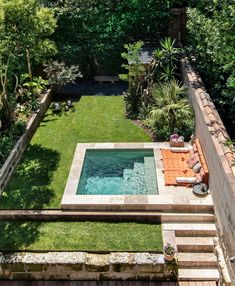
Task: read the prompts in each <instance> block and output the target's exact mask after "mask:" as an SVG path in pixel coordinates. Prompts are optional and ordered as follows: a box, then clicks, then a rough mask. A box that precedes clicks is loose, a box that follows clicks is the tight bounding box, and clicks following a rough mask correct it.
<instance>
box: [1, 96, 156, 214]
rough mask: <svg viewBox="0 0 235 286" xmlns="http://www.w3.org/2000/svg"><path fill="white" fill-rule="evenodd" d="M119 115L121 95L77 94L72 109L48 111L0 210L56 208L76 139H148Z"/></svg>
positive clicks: (140, 130)
mask: <svg viewBox="0 0 235 286" xmlns="http://www.w3.org/2000/svg"><path fill="white" fill-rule="evenodd" d="M149 141H151V138H150V137H149V136H148V135H147V134H146V133H145V132H144V130H142V129H141V128H139V127H138V126H136V125H134V124H133V123H132V122H131V121H130V120H127V119H126V118H125V116H124V102H123V97H121V96H83V97H82V98H81V100H80V101H79V102H77V103H76V104H75V111H69V112H68V113H62V115H55V114H53V113H52V112H51V110H49V111H48V113H47V114H46V116H45V118H44V120H43V122H42V123H41V125H40V127H39V128H38V130H37V132H36V133H35V135H34V137H33V139H32V141H31V144H30V146H29V147H28V149H27V151H26V153H25V155H24V157H23V159H22V160H21V162H20V164H19V166H18V168H17V170H16V172H15V174H14V175H13V178H12V179H11V181H10V183H9V184H8V187H7V188H6V191H5V192H4V193H3V195H2V197H1V198H0V208H5V209H7V208H12V209H21V208H24V209H30V208H37V209H41V208H60V202H61V198H62V194H63V191H64V187H65V184H66V180H67V177H68V173H69V169H70V166H71V163H72V158H73V154H74V151H75V147H76V145H77V143H79V142H80V143H81V142H149Z"/></svg>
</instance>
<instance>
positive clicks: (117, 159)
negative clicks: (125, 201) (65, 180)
mask: <svg viewBox="0 0 235 286" xmlns="http://www.w3.org/2000/svg"><path fill="white" fill-rule="evenodd" d="M156 194H158V190H157V177H156V170H155V162H154V154H153V150H144V149H141V150H126V149H125V150H107V149H106V150H87V151H86V155H85V159H84V163H83V169H82V173H81V177H80V181H79V184H78V188H77V195H156Z"/></svg>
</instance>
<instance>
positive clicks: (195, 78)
mask: <svg viewBox="0 0 235 286" xmlns="http://www.w3.org/2000/svg"><path fill="white" fill-rule="evenodd" d="M182 74H183V79H184V82H185V84H186V85H187V86H188V95H189V99H190V102H191V104H192V106H193V109H194V112H195V124H196V126H195V128H196V131H195V135H196V137H197V138H199V140H200V143H201V145H202V148H203V152H204V155H205V157H206V161H207V164H208V167H209V187H210V190H211V192H212V198H213V202H214V207H215V214H216V218H217V227H218V230H219V235H220V238H221V242H222V244H223V246H224V251H225V256H226V257H227V263H228V266H229V268H230V271H231V273H232V274H234V273H235V264H231V263H230V261H229V257H232V256H235V243H234V242H235V176H234V173H235V170H234V167H233V166H232V161H233V158H234V154H232V152H231V150H230V149H229V148H227V147H225V145H224V143H225V142H226V140H227V139H228V138H229V137H228V134H227V132H226V129H225V127H224V125H223V122H222V121H221V119H220V116H219V114H218V112H217V111H216V108H215V106H214V104H213V102H212V100H211V98H210V96H209V94H208V93H207V92H206V90H205V87H204V85H203V82H202V80H201V78H200V76H199V75H198V74H197V73H196V72H195V71H194V70H193V69H192V67H191V66H190V64H189V63H188V60H187V58H183V59H182Z"/></svg>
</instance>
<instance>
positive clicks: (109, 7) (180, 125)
mask: <svg viewBox="0 0 235 286" xmlns="http://www.w3.org/2000/svg"><path fill="white" fill-rule="evenodd" d="M180 2H182V1H161V0H159V1H153V0H137V1H136V0H131V1H130V0H128V1H108V0H102V1H97V0H89V1H83V0H81V1H67V0H62V1H51V0H43V1H38V0H29V1H26V2H25V1H23V0H0V42H1V44H0V167H2V166H4V163H5V162H6V160H7V158H8V156H9V154H10V152H11V150H12V149H13V148H14V145H15V144H16V142H17V140H18V139H19V138H20V137H21V135H22V134H24V133H25V131H26V127H27V124H28V122H29V120H30V118H31V117H32V115H33V114H35V113H37V112H39V110H40V101H41V100H42V98H43V96H44V95H45V94H47V91H48V89H50V94H52V104H50V107H49V108H48V110H47V112H46V113H45V116H44V118H43V119H42V121H41V123H40V124H39V126H38V128H37V129H36V130H35V134H34V135H33V138H32V140H31V141H30V143H29V145H28V148H27V150H26V151H25V152H24V154H23V155H22V158H21V160H20V162H19V163H18V165H17V167H16V169H15V172H14V173H13V175H12V177H11V178H10V180H9V182H8V184H7V186H6V187H5V188H4V191H3V192H2V194H1V196H0V209H1V210H31V211H33V210H46V209H47V210H58V209H60V207H61V199H62V196H63V193H64V189H65V185H66V181H67V178H68V174H69V170H70V167H71V163H72V160H73V155H74V152H75V149H76V146H77V144H78V143H104V142H125V143H127V142H130V143H133V142H152V141H158V142H161V141H169V137H170V135H171V134H173V133H179V134H180V135H182V136H184V139H185V140H186V141H188V140H189V139H190V135H191V134H192V133H193V132H194V114H193V110H192V108H191V106H190V104H189V102H188V98H187V96H186V86H185V85H184V84H183V83H182V79H181V73H180V57H181V55H182V52H183V50H182V48H180V47H179V43H177V42H176V41H175V40H172V39H170V38H169V37H168V34H167V30H168V22H169V20H170V17H171V15H170V8H172V7H174V6H177V5H179V6H181V5H180V4H182V3H180ZM204 2H205V1H190V3H189V4H188V5H189V8H188V12H187V13H188V18H189V20H188V34H189V35H188V42H187V43H186V46H185V52H186V53H188V55H189V57H190V59H191V61H192V63H193V64H195V65H196V66H197V67H198V68H199V70H200V72H202V75H203V78H204V79H205V82H206V85H207V86H208V89H209V91H210V92H211V93H212V97H214V98H215V100H216V103H217V106H218V108H219V110H221V116H222V117H223V118H225V119H226V116H227V114H228V117H229V118H227V119H226V120H225V123H227V124H228V126H229V124H230V125H231V126H230V128H229V131H230V132H231V134H233V132H234V124H235V123H234V110H235V109H234V106H235V102H234V90H235V86H234V45H233V44H234V36H233V34H232V31H233V28H234V24H232V23H233V22H230V21H232V20H231V19H233V20H234V15H235V13H234V12H235V11H234V5H232V2H233V1H228V0H223V1H220V3H217V1H213V3H214V4H210V5H209V4H208V5H204V4H203V3H204ZM209 2H211V1H209ZM209 2H208V3H209ZM215 2H216V3H215ZM230 2H231V3H230ZM143 6H144V7H147V8H146V9H143V8H142V7H143ZM183 6H184V4H183ZM219 12H221V13H219ZM221 22H223V25H221ZM218 33H219V34H220V35H223V37H221V39H222V38H223V39H224V40H223V45H224V46H223V45H222V46H221V45H220V44H221V43H218V42H217V39H218V38H217V37H216V35H217V34H218ZM204 34H205V35H206V36H205V38H206V41H203V40H202V39H203V36H202V35H204ZM215 43H216V44H215ZM149 45H150V46H151V47H153V49H152V53H151V56H150V58H149V60H148V62H147V63H146V62H143V59H142V53H143V52H144V51H145V48H146V47H149ZM224 50H226V53H224ZM211 71H212V72H211ZM95 75H101V76H103V75H112V76H113V75H115V76H119V78H120V80H122V81H126V82H127V83H128V88H127V90H126V91H125V92H124V93H123V94H119V95H105V94H97V93H94V95H88V94H86V93H84V94H76V95H72V94H71V95H62V96H61V87H64V86H66V85H67V84H74V83H76V85H79V84H80V83H82V82H86V84H87V85H92V84H93V83H92V80H93V77H94V76H95ZM104 85H105V84H104ZM107 85H108V84H107ZM231 144H232V143H231ZM0 233H1V239H0V251H13V250H40V251H44V250H53V251H54V250H81V251H104V252H105V251H106V252H110V251H154V252H161V251H162V247H163V241H162V229H161V224H160V223H147V222H146V223H137V222H118V223H117V222H103V221H100V222H95V221H79V220H78V219H77V220H76V219H75V220H73V221H71V220H67V221H63V220H61V219H60V220H56V221H46V222H45V221H35V220H25V219H24V220H1V222H0Z"/></svg>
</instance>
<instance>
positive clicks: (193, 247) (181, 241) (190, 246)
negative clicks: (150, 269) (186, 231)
mask: <svg viewBox="0 0 235 286" xmlns="http://www.w3.org/2000/svg"><path fill="white" fill-rule="evenodd" d="M175 243H176V245H177V248H178V251H179V252H213V251H214V243H213V237H199V236H196V237H185V236H183V237H176V238H175Z"/></svg>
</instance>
